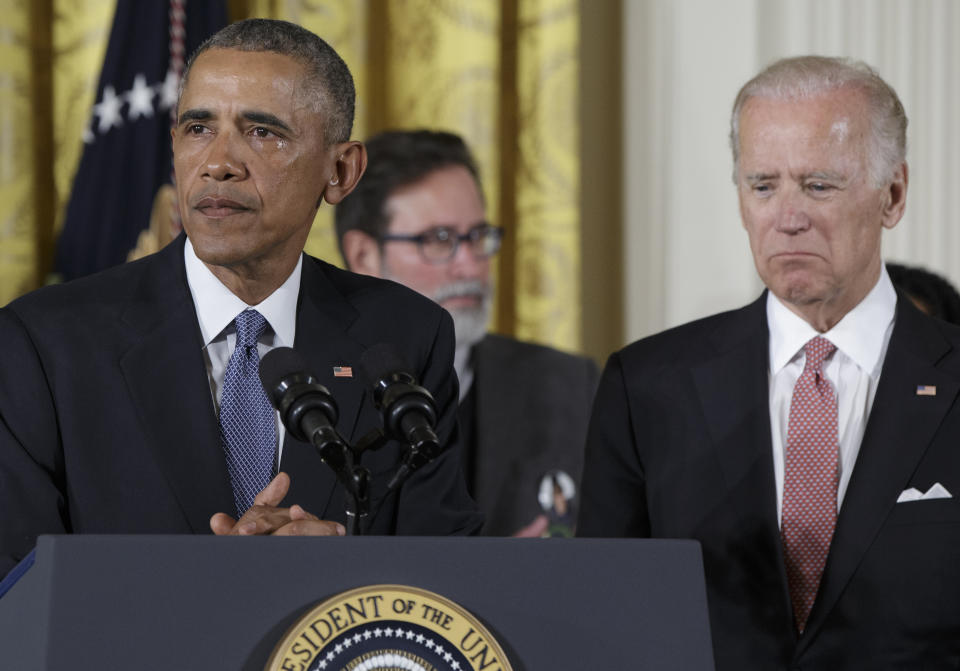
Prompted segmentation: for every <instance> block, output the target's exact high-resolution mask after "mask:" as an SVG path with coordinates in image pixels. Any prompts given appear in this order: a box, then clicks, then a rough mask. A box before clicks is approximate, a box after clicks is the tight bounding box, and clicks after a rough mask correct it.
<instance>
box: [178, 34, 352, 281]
mask: <svg viewBox="0 0 960 671" xmlns="http://www.w3.org/2000/svg"><path fill="white" fill-rule="evenodd" d="M304 75H305V72H304V68H303V66H302V65H300V64H299V63H298V62H296V61H295V60H293V59H292V58H290V57H288V56H284V55H281V54H276V53H271V52H246V51H238V50H234V49H211V50H209V51H206V52H204V53H202V54H201V55H200V56H199V57H198V58H197V60H196V61H195V62H194V64H193V67H192V69H191V71H190V75H189V79H188V80H187V84H186V88H185V89H184V91H183V95H182V96H181V99H180V104H179V108H178V112H179V118H178V123H177V126H176V127H175V128H174V130H173V153H174V168H175V171H176V177H177V194H178V202H179V205H180V212H181V216H182V218H183V227H184V229H185V230H186V232H187V235H188V236H189V237H190V241H191V242H192V243H193V246H194V248H195V250H196V253H197V256H198V257H199V258H200V259H201V260H203V261H204V262H205V263H207V264H208V265H214V266H224V267H228V268H232V267H237V266H251V265H252V266H258V265H263V264H267V265H275V264H279V265H281V266H289V269H292V268H293V265H294V264H295V263H296V260H297V258H298V256H299V254H300V252H301V251H302V250H303V245H304V243H305V241H306V238H307V234H308V233H309V231H310V226H311V224H312V222H313V218H314V215H315V214H316V210H317V207H318V206H319V202H320V199H321V196H323V194H324V187H325V186H326V185H327V183H328V181H329V180H331V179H335V169H336V164H337V163H336V155H335V152H336V150H337V147H332V148H326V147H325V146H324V139H323V131H324V120H323V118H322V115H321V113H320V112H319V111H318V110H317V109H316V107H315V103H314V101H313V100H311V99H310V97H309V96H308V94H307V92H306V91H305V90H304V87H303V82H304ZM289 269H288V270H287V272H289Z"/></svg>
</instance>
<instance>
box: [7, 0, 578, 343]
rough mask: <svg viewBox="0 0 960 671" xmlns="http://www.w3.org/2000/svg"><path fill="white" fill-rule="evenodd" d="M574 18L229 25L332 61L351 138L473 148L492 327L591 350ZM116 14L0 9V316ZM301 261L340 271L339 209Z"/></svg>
mask: <svg viewBox="0 0 960 671" xmlns="http://www.w3.org/2000/svg"><path fill="white" fill-rule="evenodd" d="M145 1H163V0H145ZM578 6H579V5H578V3H577V2H576V1H575V0H499V1H495V0H353V1H351V2H347V1H345V0H312V1H308V0H230V2H229V8H230V15H231V18H232V19H238V18H243V17H249V16H268V17H274V18H282V19H287V20H290V21H294V22H297V23H299V24H301V25H303V26H305V27H306V28H309V29H310V30H313V31H314V32H316V33H317V34H319V35H321V36H322V37H324V38H325V39H326V40H328V41H329V42H330V43H331V44H332V45H333V46H334V47H335V48H336V49H337V51H338V52H339V53H340V54H341V55H342V56H343V58H344V60H345V61H346V62H347V64H348V65H349V66H350V68H351V70H352V71H353V73H354V76H355V78H356V80H357V91H358V114H357V123H356V126H355V130H354V136H355V137H358V138H363V137H366V136H368V135H370V134H372V133H374V132H377V131H379V130H383V129H386V128H415V127H427V128H435V129H446V130H452V131H454V132H457V133H460V134H461V135H463V136H464V137H465V138H466V140H467V141H468V143H469V144H470V145H471V147H472V148H473V150H474V152H475V154H476V156H477V160H478V163H479V164H480V168H481V171H482V176H483V180H484V189H485V192H486V196H487V202H488V207H489V210H490V214H491V218H492V219H494V220H495V221H496V222H497V223H499V224H500V225H502V226H504V227H505V228H506V232H507V236H506V240H505V244H504V248H503V251H502V252H501V254H500V257H499V259H498V263H497V270H496V279H497V310H496V314H495V328H496V329H497V330H498V331H500V332H502V333H508V334H513V335H516V336H518V337H520V338H523V339H530V340H536V341H539V342H543V343H546V344H550V345H554V346H556V347H560V348H564V349H570V350H576V349H579V347H580V344H581V341H580V338H581V332H580V315H581V310H580V273H581V265H580V214H579V180H580V175H579V161H578V142H579V128H578V119H577V101H578V95H579V93H578V76H579V72H578V50H579V44H578V29H579V16H578V11H579V10H578ZM113 7H114V3H113V2H111V1H109V0H106V1H104V0H100V1H97V0H32V1H29V2H28V1H27V0H22V1H20V2H15V1H10V0H6V1H4V0H0V8H2V9H3V10H4V11H3V12H2V14H0V27H2V28H3V30H0V50H2V51H0V86H2V87H3V90H4V94H3V96H2V98H0V123H2V131H0V304H3V303H6V302H7V301H8V300H10V299H12V298H13V297H15V296H17V295H19V294H20V293H23V292H24V291H26V290H29V289H31V288H34V287H36V286H38V283H40V282H41V281H42V278H43V277H44V276H45V274H46V272H47V270H48V269H49V266H50V263H51V259H52V253H53V239H54V235H55V232H56V230H57V227H58V225H59V218H60V217H62V212H63V209H64V206H65V203H66V201H67V197H68V196H69V185H70V183H71V181H72V178H73V173H74V171H75V170H76V165H77V162H78V160H79V154H80V149H81V146H82V143H81V142H80V135H81V133H82V130H83V127H84V124H85V123H86V120H87V117H88V116H89V110H90V106H91V104H92V103H93V100H92V98H93V94H94V89H95V87H96V81H97V76H98V74H99V69H100V63H101V61H102V58H103V52H104V49H105V47H106V40H107V38H108V36H109V30H110V22H111V19H112V16H113ZM28 125H31V126H33V127H31V128H30V129H29V130H28V129H27V126H28ZM307 250H308V251H309V252H310V253H312V254H315V255H318V256H321V257H323V258H326V259H328V260H332V261H334V262H338V263H339V262H340V257H339V253H338V252H337V250H336V241H335V238H334V235H333V226H332V211H331V208H329V207H323V208H321V210H320V212H319V214H318V216H317V222H316V224H315V226H314V230H313V233H312V234H311V237H310V240H309V241H308V243H307Z"/></svg>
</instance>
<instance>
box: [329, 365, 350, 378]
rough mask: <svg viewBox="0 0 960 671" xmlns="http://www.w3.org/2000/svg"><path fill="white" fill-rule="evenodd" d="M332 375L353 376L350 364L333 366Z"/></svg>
mask: <svg viewBox="0 0 960 671" xmlns="http://www.w3.org/2000/svg"><path fill="white" fill-rule="evenodd" d="M333 376H334V377H353V368H352V367H350V366H334V367H333Z"/></svg>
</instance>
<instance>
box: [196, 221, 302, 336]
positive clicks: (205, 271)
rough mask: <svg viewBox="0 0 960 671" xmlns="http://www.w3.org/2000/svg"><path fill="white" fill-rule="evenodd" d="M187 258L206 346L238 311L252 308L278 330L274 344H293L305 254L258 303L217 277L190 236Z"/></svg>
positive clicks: (275, 331) (274, 330) (274, 331)
mask: <svg viewBox="0 0 960 671" xmlns="http://www.w3.org/2000/svg"><path fill="white" fill-rule="evenodd" d="M183 260H184V263H185V264H186V270H187V284H188V285H189V286H190V294H191V295H192V296H193V304H194V306H195V307H196V309H197V320H198V321H199V322H200V332H201V334H202V335H203V345H204V347H206V346H207V345H209V344H210V343H211V342H213V340H214V339H216V338H217V336H219V335H220V334H221V333H222V332H223V330H224V329H225V328H227V327H228V326H229V325H230V323H231V322H232V321H233V319H234V318H235V317H236V316H237V315H238V314H240V313H241V312H243V311H244V310H246V309H248V308H256V310H257V312H259V313H260V314H262V315H263V317H264V319H266V320H267V323H268V324H270V328H271V329H272V330H273V333H274V343H273V344H274V347H280V346H286V347H293V339H294V336H295V335H296V328H297V298H298V296H299V293H300V273H301V271H302V269H303V254H301V255H300V258H299V259H298V260H297V265H296V267H295V268H294V269H293V272H292V273H290V277H288V278H287V279H286V281H285V282H284V283H283V284H281V285H280V287H279V288H278V289H277V290H276V291H274V292H273V293H272V294H270V295H269V296H267V297H266V298H265V299H263V300H262V301H260V303H258V304H257V305H247V304H246V303H245V302H244V301H242V300H241V299H240V298H239V297H237V296H236V295H235V294H234V293H233V292H231V291H230V290H229V289H228V288H227V287H226V286H225V285H224V284H223V283H222V282H221V281H220V280H219V279H217V276H216V275H214V274H213V273H212V272H211V271H210V269H209V268H207V266H206V265H205V264H204V263H203V261H201V260H200V259H199V258H197V254H196V252H194V250H193V244H191V242H190V238H187V241H186V244H185V245H184V246H183Z"/></svg>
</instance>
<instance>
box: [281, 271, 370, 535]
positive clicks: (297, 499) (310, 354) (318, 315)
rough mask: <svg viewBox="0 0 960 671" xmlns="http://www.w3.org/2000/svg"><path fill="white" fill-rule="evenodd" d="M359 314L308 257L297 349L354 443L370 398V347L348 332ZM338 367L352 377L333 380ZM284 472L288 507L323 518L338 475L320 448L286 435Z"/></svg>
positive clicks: (342, 429)
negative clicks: (365, 358) (366, 367)
mask: <svg viewBox="0 0 960 671" xmlns="http://www.w3.org/2000/svg"><path fill="white" fill-rule="evenodd" d="M358 316H359V314H358V313H357V310H356V309H355V308H354V307H353V306H352V305H351V304H350V303H349V302H348V301H347V300H346V299H345V298H344V297H343V295H342V294H341V293H340V292H339V291H338V290H337V289H336V287H335V286H334V285H333V284H332V283H331V282H330V280H329V278H327V276H326V275H325V274H324V272H323V270H322V267H321V265H320V262H319V261H317V260H316V259H313V258H311V257H309V256H307V257H305V258H304V262H303V274H302V277H301V282H300V298H299V301H298V306H297V334H296V338H295V340H296V342H295V345H294V347H295V349H296V350H297V352H298V353H299V354H300V356H302V357H303V359H304V361H305V362H306V366H307V371H308V372H309V373H312V374H313V375H314V376H316V377H317V379H318V380H319V381H320V384H322V385H323V386H325V387H326V388H327V389H328V390H329V391H330V393H331V394H332V395H333V397H334V399H335V400H336V402H337V408H338V410H339V419H338V421H337V430H338V431H339V432H340V434H341V435H342V436H343V437H344V438H345V439H347V440H349V441H353V442H355V441H356V440H357V439H358V438H359V436H356V435H354V433H355V431H356V430H357V420H358V418H359V414H360V408H361V405H362V401H363V399H364V398H365V396H366V382H365V381H364V379H363V376H362V373H361V371H360V366H359V364H360V357H361V356H362V355H363V353H364V351H365V350H366V348H367V347H368V346H369V345H370V344H372V343H363V342H360V341H358V340H356V339H355V338H354V337H353V336H351V335H350V334H349V330H350V327H351V325H352V324H353V323H354V322H355V321H356V320H357V317H358ZM334 366H343V367H346V366H349V367H351V368H352V376H350V377H337V376H335V375H334ZM281 469H282V470H284V471H286V472H288V473H289V474H290V477H291V485H290V492H289V494H288V495H287V499H286V502H285V504H286V503H298V504H300V505H301V506H303V507H304V508H305V509H307V510H309V511H310V512H312V513H314V514H315V515H318V516H320V517H325V515H326V512H327V509H328V508H329V507H330V503H331V498H332V496H331V495H332V493H333V491H334V489H335V484H336V477H335V476H334V474H333V471H332V470H331V469H330V468H329V467H328V466H327V465H326V464H324V463H323V461H322V460H321V459H320V455H319V453H317V451H316V449H314V448H313V446H312V445H308V444H306V443H302V442H300V441H297V440H294V439H293V438H292V437H291V436H290V435H289V433H288V434H287V437H286V439H285V441H284V445H283V456H282V463H281ZM337 512H338V513H339V511H337Z"/></svg>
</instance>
